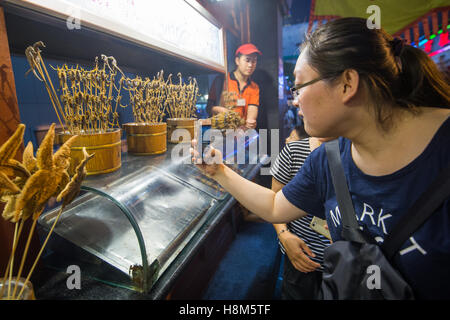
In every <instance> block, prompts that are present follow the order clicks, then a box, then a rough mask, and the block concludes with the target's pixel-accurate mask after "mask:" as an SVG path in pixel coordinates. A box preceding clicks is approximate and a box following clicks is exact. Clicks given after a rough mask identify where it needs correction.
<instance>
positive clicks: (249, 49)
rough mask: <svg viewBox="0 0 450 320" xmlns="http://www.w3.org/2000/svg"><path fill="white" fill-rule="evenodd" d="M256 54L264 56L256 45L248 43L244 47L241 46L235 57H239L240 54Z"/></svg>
mask: <svg viewBox="0 0 450 320" xmlns="http://www.w3.org/2000/svg"><path fill="white" fill-rule="evenodd" d="M255 52H256V53H257V54H259V55H262V53H261V51H259V50H258V48H257V47H256V46H255V45H254V44H252V43H246V44H243V45H242V46H240V47H239V48H237V50H236V53H235V54H234V55H235V56H237V55H238V53H241V54H246V55H248V54H252V53H255Z"/></svg>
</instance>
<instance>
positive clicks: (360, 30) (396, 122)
mask: <svg viewBox="0 0 450 320" xmlns="http://www.w3.org/2000/svg"><path fill="white" fill-rule="evenodd" d="M294 73H295V87H294V88H293V93H294V95H295V97H296V102H295V103H296V105H297V106H298V107H299V108H301V110H302V113H303V115H304V123H305V129H306V131H307V132H308V134H309V135H310V136H314V137H331V136H339V137H341V138H339V145H340V152H341V159H342V163H343V167H344V172H345V175H346V179H347V184H348V187H349V191H350V194H351V198H352V201H353V205H354V207H355V212H356V215H357V219H358V223H359V225H360V226H361V227H362V229H363V231H364V232H365V233H366V234H368V235H369V236H370V237H372V238H373V239H375V240H376V241H377V242H379V243H381V242H382V241H383V239H384V237H385V236H386V235H387V234H389V232H390V230H392V228H393V227H394V226H395V224H396V221H398V220H399V218H400V217H401V216H402V215H403V214H405V213H406V212H407V210H408V209H409V207H410V206H411V205H412V204H413V203H414V202H415V201H416V200H417V198H418V197H419V196H420V195H421V194H422V192H424V191H425V190H426V189H427V187H428V186H429V185H430V184H431V182H432V181H433V180H434V179H435V178H436V177H437V176H438V175H439V172H440V171H441V170H443V169H444V168H446V167H447V166H448V165H449V164H450V149H449V146H450V119H449V116H450V110H449V108H450V107H449V100H450V99H449V92H450V90H449V85H448V84H447V83H446V82H445V80H444V79H443V77H442V75H441V74H440V72H439V71H438V69H437V67H436V65H435V64H434V62H433V61H432V60H431V59H430V58H429V57H428V56H427V55H426V54H425V53H424V52H422V51H421V50H419V49H416V48H414V47H412V46H409V45H404V44H403V42H402V41H401V40H398V39H393V38H392V37H391V36H390V35H388V34H387V33H386V32H385V31H384V30H382V29H368V28H367V26H366V20H364V19H360V18H344V19H338V20H335V21H332V22H329V23H327V24H326V25H322V26H320V27H319V28H318V29H317V30H316V31H315V32H314V33H313V34H311V35H310V36H309V37H308V39H307V40H306V42H305V43H304V45H303V47H302V51H301V54H300V57H299V58H298V61H297V64H296V67H295V71H294ZM215 153H217V154H218V153H219V151H217V150H213V151H212V155H214V154H215ZM214 158H215V159H217V158H221V157H217V155H216V157H214ZM194 160H195V159H194ZM199 167H200V168H201V169H203V170H204V171H205V172H206V173H207V174H208V175H210V176H211V177H212V178H213V179H215V180H216V181H217V182H218V183H220V184H221V185H222V186H223V187H224V188H225V189H226V190H227V191H228V192H230V193H231V195H232V196H234V197H235V198H236V200H237V201H239V202H240V203H241V204H242V205H243V206H245V207H246V208H247V209H248V210H250V211H251V212H253V213H255V214H257V215H259V216H260V217H262V218H263V219H265V220H267V221H269V222H271V223H285V222H289V221H292V220H294V219H298V218H300V217H302V216H305V215H306V214H307V213H309V214H313V215H315V216H318V217H320V218H326V220H327V223H328V227H329V229H330V233H331V236H332V238H333V241H338V240H339V239H340V237H341V236H340V230H341V223H340V222H341V221H340V213H339V210H338V207H337V201H336V195H335V191H334V188H333V184H332V180H331V175H330V171H329V168H328V162H327V157H326V153H325V148H324V146H321V147H319V148H318V149H316V150H315V151H313V152H312V153H311V155H310V156H309V157H308V159H307V160H306V161H305V164H304V165H303V166H302V167H301V169H300V171H299V172H298V174H297V175H296V176H295V178H294V179H293V180H291V181H290V182H289V183H288V184H287V185H286V186H285V187H284V188H283V189H282V190H281V191H279V192H277V193H275V192H273V191H272V190H270V189H266V188H264V187H261V186H259V185H256V184H254V183H252V182H250V181H247V180H245V179H243V178H242V177H240V176H239V175H238V174H236V173H235V172H233V171H232V170H231V169H229V168H228V167H226V166H225V165H223V164H221V163H216V164H201V165H199ZM395 267H396V268H397V269H398V270H399V271H400V272H401V274H402V275H403V277H404V279H405V280H406V281H407V282H408V283H409V285H410V286H411V287H412V289H413V290H414V294H415V296H416V298H419V299H449V298H450V290H449V288H450V275H449V270H450V202H449V200H447V201H445V202H444V204H443V205H442V206H441V207H439V209H438V210H437V211H436V212H435V213H434V214H433V215H432V216H431V217H430V218H429V219H428V220H427V221H426V222H425V223H424V224H423V225H422V226H421V227H420V228H419V229H418V230H417V231H416V232H414V233H413V235H412V236H411V237H410V238H409V240H408V241H406V242H405V243H404V244H403V246H402V248H401V249H400V251H399V252H398V253H397V254H396V256H395Z"/></svg>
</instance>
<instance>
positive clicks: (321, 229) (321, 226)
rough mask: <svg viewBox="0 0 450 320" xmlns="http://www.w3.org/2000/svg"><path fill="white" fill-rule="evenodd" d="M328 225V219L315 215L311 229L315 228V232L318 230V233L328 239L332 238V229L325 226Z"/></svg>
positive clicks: (310, 225)
mask: <svg viewBox="0 0 450 320" xmlns="http://www.w3.org/2000/svg"><path fill="white" fill-rule="evenodd" d="M326 225H327V221H326V220H323V219H320V218H317V217H313V219H312V220H311V223H310V224H309V227H310V228H311V229H313V230H314V231H315V232H317V233H318V234H321V235H323V236H324V237H325V238H327V239H328V240H331V235H330V231H329V230H328V229H326V228H325V226H326Z"/></svg>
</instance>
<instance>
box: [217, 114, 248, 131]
mask: <svg viewBox="0 0 450 320" xmlns="http://www.w3.org/2000/svg"><path fill="white" fill-rule="evenodd" d="M244 124H245V120H244V119H242V118H241V116H240V114H239V113H237V112H234V111H227V112H222V113H219V114H217V115H215V116H213V117H212V118H211V128H213V129H220V130H224V129H238V128H240V127H241V126H243V125H244Z"/></svg>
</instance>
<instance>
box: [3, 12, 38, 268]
mask: <svg viewBox="0 0 450 320" xmlns="http://www.w3.org/2000/svg"><path fill="white" fill-rule="evenodd" d="M19 123H20V114H19V105H18V102H17V96H16V85H15V82H14V74H13V69H12V64H11V55H10V52H9V45H8V35H7V33H6V24H5V16H4V12H3V8H2V7H0V145H2V144H3V143H4V142H5V141H6V140H8V138H9V137H10V136H11V135H12V134H13V133H14V132H15V131H16V129H17V126H18V125H19ZM23 149H24V147H23V145H22V147H21V148H20V149H19V151H18V152H17V155H16V159H17V160H21V159H22V153H23ZM3 208H4V204H3V203H0V212H3ZM30 220H31V219H30ZM29 229H30V223H29V222H27V223H25V225H24V229H23V231H22V235H24V234H25V235H27V234H28V230H29ZM13 237H14V224H12V223H10V222H7V221H5V220H4V219H3V218H2V217H0V276H3V273H4V272H5V270H6V265H7V263H8V259H9V255H10V253H11V249H12V243H13ZM21 238H22V239H21V241H20V242H19V245H18V247H17V255H16V257H15V261H20V259H21V257H22V252H23V250H24V244H25V242H26V236H25V237H23V236H22V237H21ZM38 250H39V238H38V236H37V234H36V233H35V236H34V237H33V240H32V243H31V245H30V249H29V254H28V259H27V263H26V264H25V268H24V271H25V272H24V273H25V274H27V273H28V270H29V268H30V267H31V264H32V263H33V260H34V257H35V256H36V255H37V251H38ZM18 264H19V263H17V264H16V265H15V268H14V269H15V272H17V271H16V270H17V269H18Z"/></svg>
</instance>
